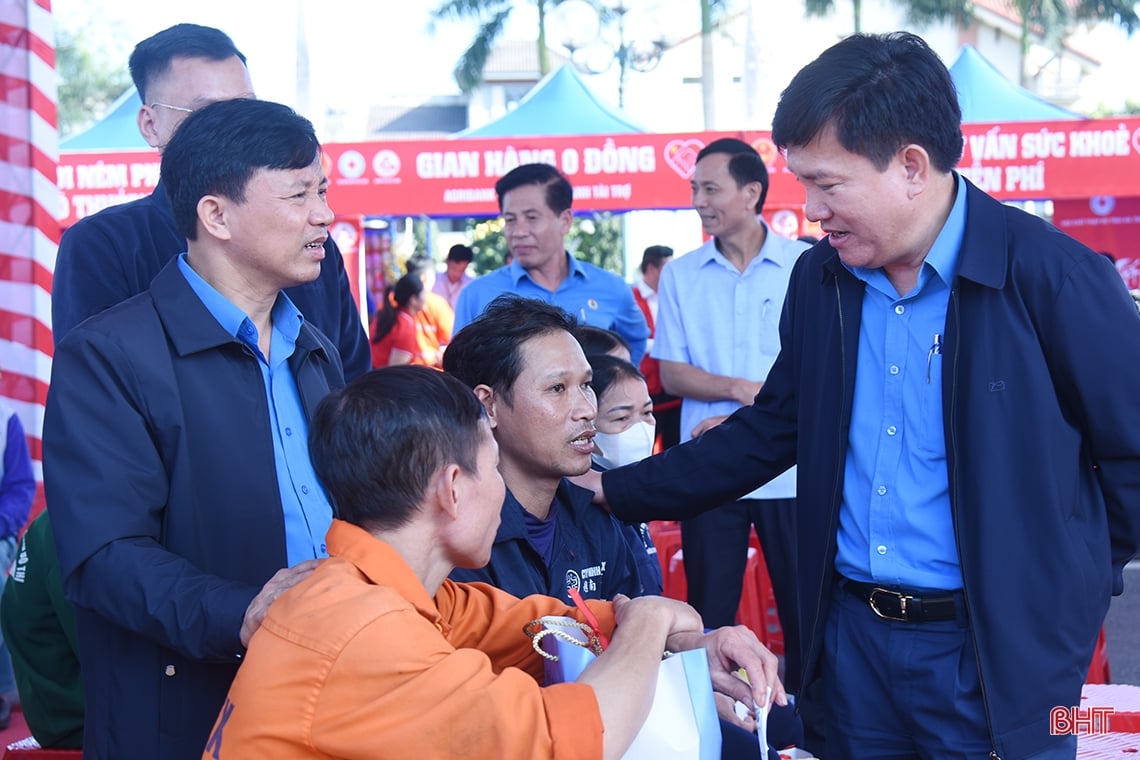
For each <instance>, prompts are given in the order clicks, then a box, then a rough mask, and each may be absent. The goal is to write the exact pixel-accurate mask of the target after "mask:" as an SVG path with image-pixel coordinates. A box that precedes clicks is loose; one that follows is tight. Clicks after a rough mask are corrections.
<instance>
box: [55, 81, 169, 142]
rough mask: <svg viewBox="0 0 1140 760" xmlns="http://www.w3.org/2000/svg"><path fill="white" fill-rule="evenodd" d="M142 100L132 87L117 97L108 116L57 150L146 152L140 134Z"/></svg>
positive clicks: (70, 138)
mask: <svg viewBox="0 0 1140 760" xmlns="http://www.w3.org/2000/svg"><path fill="white" fill-rule="evenodd" d="M140 108H142V100H140V99H139V94H138V92H137V91H136V90H135V88H134V87H131V88H130V89H129V90H127V91H126V92H124V93H123V94H122V95H120V96H119V99H118V100H116V101H115V102H114V103H112V104H111V107H110V108H108V109H107V115H106V116H104V117H103V118H102V119H100V120H99V121H97V122H95V123H94V124H92V125H91V126H90V127H88V128H87V129H85V130H83V131H82V132H80V133H79V134H75V135H72V136H71V137H69V138H67V139H66V140H62V141H60V143H59V149H60V150H133V149H140V150H145V149H147V148H149V147H150V146H149V145H147V144H146V140H144V139H143V138H142V135H140V134H139V127H138V113H139V109H140Z"/></svg>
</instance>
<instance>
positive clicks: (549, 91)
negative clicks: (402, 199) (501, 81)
mask: <svg viewBox="0 0 1140 760" xmlns="http://www.w3.org/2000/svg"><path fill="white" fill-rule="evenodd" d="M645 131H646V130H645V129H643V128H642V127H640V126H638V125H637V124H635V123H634V122H632V121H630V119H629V118H628V117H627V116H626V115H625V114H624V113H622V112H621V111H620V110H619V109H617V108H614V107H612V106H608V105H606V104H605V103H603V102H602V101H600V100H599V99H598V97H597V96H596V95H595V94H594V93H593V92H592V91H591V90H590V88H589V87H587V86H586V83H585V82H583V81H582V78H581V77H580V76H578V73H577V72H576V71H575V70H574V67H573V66H562V67H561V68H558V69H556V70H555V71H552V72H550V73H549V74H547V75H546V76H545V77H543V78H542V81H540V82H539V83H538V84H536V85H535V86H534V88H533V89H532V90H531V91H530V92H528V93H527V95H526V97H525V98H523V99H522V100H521V101H520V102H519V104H518V107H516V108H515V109H514V110H513V111H509V112H508V113H507V114H506V115H504V116H501V117H499V118H498V119H496V120H495V121H492V122H490V123H488V124H484V125H483V126H481V127H472V128H470V129H465V130H463V131H462V132H456V133H455V135H454V136H455V137H533V136H535V135H605V134H623V133H629V132H645Z"/></svg>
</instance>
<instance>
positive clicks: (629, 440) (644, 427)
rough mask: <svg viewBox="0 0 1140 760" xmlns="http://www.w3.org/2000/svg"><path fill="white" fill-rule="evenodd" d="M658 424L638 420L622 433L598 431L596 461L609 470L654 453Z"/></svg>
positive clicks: (595, 440)
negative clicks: (654, 439)
mask: <svg viewBox="0 0 1140 760" xmlns="http://www.w3.org/2000/svg"><path fill="white" fill-rule="evenodd" d="M656 432H657V427H656V425H650V424H649V423H648V422H645V421H644V420H638V421H637V422H635V423H633V424H632V425H630V426H629V427H628V428H626V429H625V430H623V431H621V432H620V433H596V434H595V435H594V445H595V446H596V447H597V451H595V452H594V462H596V463H597V464H599V465H601V466H602V467H605V468H606V469H607V470H610V469H613V468H614V467H621V466H622V465H626V464H632V463H633V462H640V461H641V460H642V459H645V458H646V457H648V456H649V455H650V454H652V453H653V438H654V436H655V435H656Z"/></svg>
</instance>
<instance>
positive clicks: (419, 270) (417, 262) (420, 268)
mask: <svg viewBox="0 0 1140 760" xmlns="http://www.w3.org/2000/svg"><path fill="white" fill-rule="evenodd" d="M404 271H405V272H406V273H407V274H414V275H415V276H416V277H419V276H421V275H422V274H424V273H425V272H435V261H434V260H433V259H432V257H431V256H428V255H427V254H426V253H414V254H412V255H411V256H409V257H408V260H407V261H405V262H404Z"/></svg>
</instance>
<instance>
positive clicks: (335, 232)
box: [329, 221, 360, 251]
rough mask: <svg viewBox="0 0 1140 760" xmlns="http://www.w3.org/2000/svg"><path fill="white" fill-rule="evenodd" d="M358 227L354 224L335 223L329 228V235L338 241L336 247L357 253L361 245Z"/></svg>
mask: <svg viewBox="0 0 1140 760" xmlns="http://www.w3.org/2000/svg"><path fill="white" fill-rule="evenodd" d="M356 229H357V228H356V225H355V224H353V223H352V222H345V221H340V222H334V223H333V226H332V227H329V235H331V236H332V239H333V240H335V241H336V247H337V248H339V249H341V250H342V251H355V250H356V249H357V247H358V246H359V245H360V237H359V235H358V234H357V232H356Z"/></svg>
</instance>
